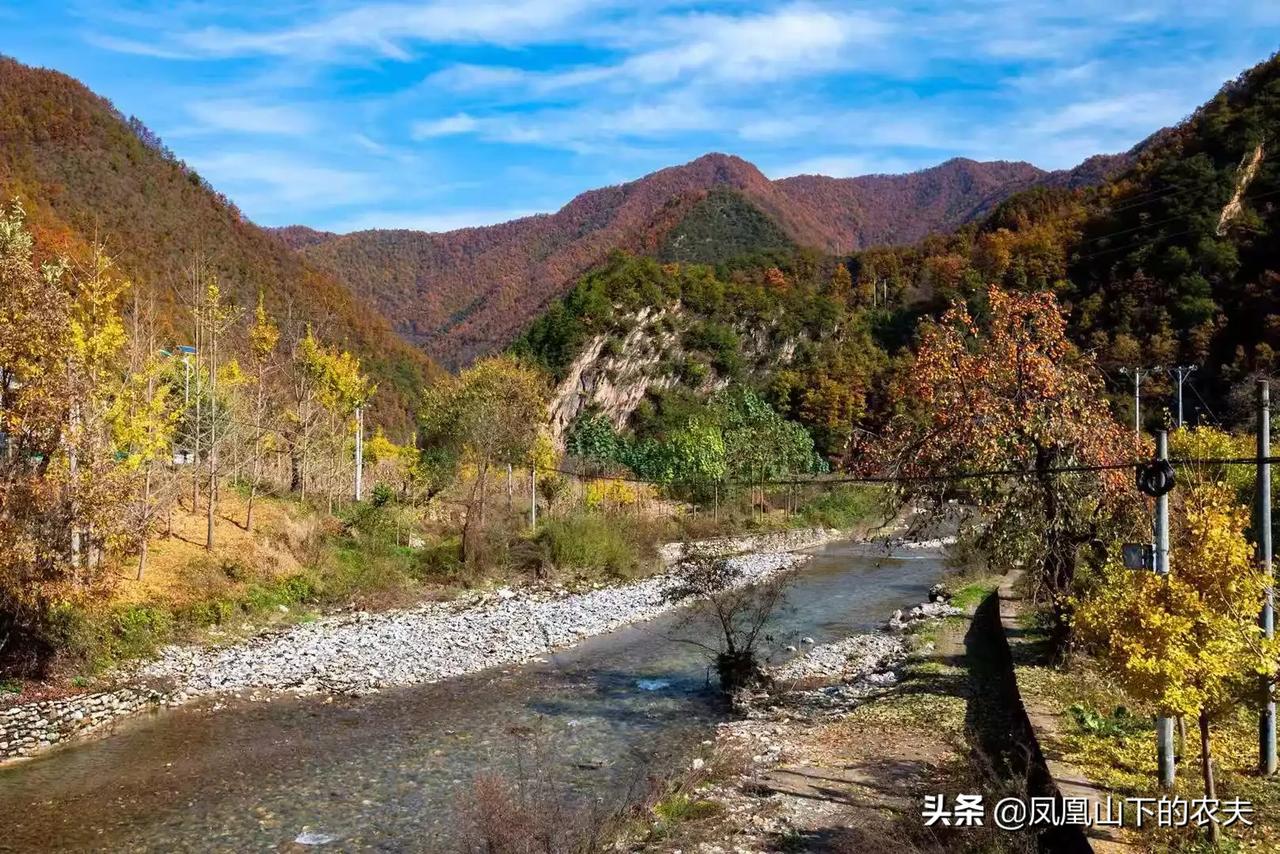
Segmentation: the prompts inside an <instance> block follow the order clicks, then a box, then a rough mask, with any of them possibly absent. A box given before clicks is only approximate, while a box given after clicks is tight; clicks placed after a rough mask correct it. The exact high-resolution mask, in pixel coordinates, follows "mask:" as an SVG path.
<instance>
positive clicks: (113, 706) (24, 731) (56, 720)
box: [0, 688, 165, 760]
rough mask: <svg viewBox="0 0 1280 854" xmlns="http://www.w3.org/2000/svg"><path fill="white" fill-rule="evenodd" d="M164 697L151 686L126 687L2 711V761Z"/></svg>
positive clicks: (0, 718)
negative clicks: (150, 687)
mask: <svg viewBox="0 0 1280 854" xmlns="http://www.w3.org/2000/svg"><path fill="white" fill-rule="evenodd" d="M164 699H165V695H164V694H162V693H161V692H159V691H155V690H152V689H149V688H122V689H120V690H118V691H104V692H99V693H96V694H79V695H76V696H74V697H64V698H62V699H58V700H45V701H43V702H39V703H27V704H25V705H21V706H14V707H13V708H10V709H3V710H0V760H5V759H13V758H15V757H20V756H30V755H31V754H33V753H35V752H37V751H40V750H44V749H46V748H49V747H52V746H53V745H55V744H59V743H61V742H63V741H66V740H67V739H69V738H71V737H72V736H79V735H84V734H87V733H89V732H92V731H93V730H95V729H98V728H99V727H102V726H103V725H105V724H107V723H110V722H111V721H113V720H116V719H117V718H122V717H125V716H127V715H132V714H134V713H136V712H140V711H142V710H143V709H146V708H149V707H151V706H155V705H158V704H160V703H162V702H163V701H164Z"/></svg>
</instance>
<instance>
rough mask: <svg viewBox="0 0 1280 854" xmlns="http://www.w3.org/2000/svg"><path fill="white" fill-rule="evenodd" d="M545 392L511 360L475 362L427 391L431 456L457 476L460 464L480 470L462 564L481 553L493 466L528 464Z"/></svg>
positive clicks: (536, 375)
mask: <svg viewBox="0 0 1280 854" xmlns="http://www.w3.org/2000/svg"><path fill="white" fill-rule="evenodd" d="M547 393H548V388H547V379H546V377H545V376H543V375H542V374H541V373H540V372H539V371H538V370H537V369H536V368H532V367H529V366H527V365H524V364H522V363H520V362H518V361H516V360H515V359H513V358H511V357H509V356H496V357H493V358H489V359H485V360H483V361H481V362H477V363H476V364H475V365H474V366H472V367H470V368H468V369H467V370H465V371H463V372H462V373H461V374H459V375H458V376H457V377H456V378H453V379H451V380H446V381H444V382H441V383H439V384H437V385H435V386H432V387H431V388H430V389H428V390H427V394H426V400H425V405H424V407H423V418H422V424H423V426H422V435H423V440H424V449H425V451H426V454H427V456H428V457H429V458H431V459H433V460H434V461H435V465H436V467H437V468H438V469H440V470H442V471H443V470H447V471H450V472H453V471H456V470H457V467H458V465H459V463H470V464H473V465H474V466H475V468H476V477H475V480H474V481H473V482H472V485H471V491H470V495H469V496H468V498H467V501H466V506H467V512H466V519H465V521H464V523H463V527H462V559H463V561H467V560H468V559H469V558H471V557H472V556H474V555H475V554H476V553H477V548H476V547H477V546H478V545H479V543H478V542H477V541H476V540H477V537H478V536H479V535H480V534H482V533H483V529H484V517H485V499H486V493H487V489H488V478H489V471H490V469H491V468H492V467H493V466H494V465H495V464H497V465H504V464H513V465H515V464H519V463H521V462H524V461H525V460H528V459H530V457H531V455H532V454H533V452H534V451H535V449H536V448H537V447H538V441H539V435H540V432H539V429H538V428H539V425H540V424H542V422H543V421H544V420H545V418H546V405H547V403H546V401H547ZM534 464H535V465H537V464H538V461H537V460H536V459H535V461H534Z"/></svg>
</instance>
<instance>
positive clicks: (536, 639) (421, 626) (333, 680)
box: [139, 552, 805, 695]
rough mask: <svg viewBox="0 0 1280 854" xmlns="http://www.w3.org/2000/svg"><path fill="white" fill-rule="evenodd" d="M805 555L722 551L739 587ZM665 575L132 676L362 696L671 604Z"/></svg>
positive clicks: (186, 690) (238, 649) (191, 650)
mask: <svg viewBox="0 0 1280 854" xmlns="http://www.w3.org/2000/svg"><path fill="white" fill-rule="evenodd" d="M804 559H805V558H804V557H802V556H800V555H796V554H791V553H786V552H782V553H766V554H752V555H743V556H741V557H736V558H731V559H730V560H731V561H733V562H734V563H735V564H737V565H738V567H739V568H740V569H741V573H742V575H741V581H742V583H743V584H751V583H755V582H758V581H762V580H764V579H765V578H768V577H769V576H771V575H774V574H776V573H778V572H781V571H784V570H786V569H790V568H792V567H794V566H795V565H796V564H798V563H799V562H801V561H802V560H804ZM671 584H672V578H671V576H667V575H664V576H657V577H655V578H651V579H646V580H644V581H640V582H637V583H635V584H628V585H624V586H620V587H608V588H603V589H600V590H593V591H590V592H587V593H577V594H563V595H556V594H552V593H540V592H523V591H520V592H514V593H513V592H510V591H507V592H506V593H505V594H504V595H500V596H495V597H492V598H491V599H490V600H489V601H487V602H485V603H484V604H479V605H473V606H471V607H459V606H458V605H456V604H440V603H432V604H428V605H423V606H421V607H418V608H414V609H412V610H407V611H395V612H389V613H384V614H368V613H356V614H352V615H347V616H342V617H334V618H329V619H323V620H319V621H317V622H315V623H309V624H304V625H299V626H294V627H291V628H289V629H287V630H285V631H282V632H278V633H275V634H270V635H265V636H262V637H259V638H255V639H253V640H250V641H247V642H245V643H242V644H238V645H236V646H232V647H228V648H225V649H207V648H198V647H171V648H168V649H166V650H165V651H164V653H163V654H162V655H161V657H160V658H159V659H158V660H156V661H155V662H152V663H151V664H149V665H147V666H146V667H144V668H142V670H141V671H140V672H139V675H140V676H142V677H144V678H149V679H165V680H171V681H172V682H173V683H174V684H175V686H176V689H177V691H178V692H179V693H181V694H186V695H199V694H208V693H213V692H219V691H236V690H241V689H249V688H256V689H266V690H299V691H303V692H307V691H318V690H327V691H334V692H338V693H363V692H368V691H371V690H376V689H378V688H384V687H389V686H394V685H408V684H415V683H424V682H434V681H437V680H439V679H445V678H448V677H451V676H459V675H462V674H464V673H471V672H474V671H477V670H482V669H484V668H488V667H494V666H497V665H505V664H514V663H519V662H524V661H528V660H530V659H533V658H536V657H538V656H540V655H543V654H545V653H547V652H549V651H551V650H554V649H560V648H563V647H566V646H569V645H570V644H573V643H575V642H577V641H579V640H581V639H583V638H585V637H588V636H590V635H596V634H601V633H604V632H609V631H612V630H614V629H617V628H618V627H620V626H623V625H625V624H627V623H632V622H636V621H638V620H645V619H649V618H651V617H654V616H657V615H658V614H660V613H662V612H664V611H666V610H669V609H670V608H672V607H673V605H672V604H671V603H669V602H668V601H667V600H666V598H665V593H666V591H667V590H668V589H669V588H670V586H671Z"/></svg>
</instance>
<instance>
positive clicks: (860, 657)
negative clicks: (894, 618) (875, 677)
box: [770, 634, 907, 682]
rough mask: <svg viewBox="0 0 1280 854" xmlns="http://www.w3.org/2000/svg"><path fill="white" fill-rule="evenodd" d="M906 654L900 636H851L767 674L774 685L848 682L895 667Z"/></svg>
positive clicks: (821, 647) (812, 651) (905, 648)
mask: <svg viewBox="0 0 1280 854" xmlns="http://www.w3.org/2000/svg"><path fill="white" fill-rule="evenodd" d="M906 654H907V646H906V643H905V642H904V641H903V640H902V638H900V637H895V636H892V635H885V634H869V635H854V636H853V637H848V638H844V639H843V640H839V641H836V642H835V643H828V644H823V645H821V646H815V647H814V648H813V649H811V650H809V652H808V653H806V654H804V655H801V656H797V657H796V658H793V659H791V660H790V661H787V662H785V663H783V664H781V665H779V666H778V667H775V668H773V669H772V670H771V671H770V675H772V676H773V678H774V680H775V681H777V682H792V681H796V680H799V679H807V678H811V677H817V676H821V677H826V678H836V679H841V680H844V681H850V680H854V679H859V678H862V677H864V676H866V675H868V674H872V673H876V672H878V671H881V670H885V669H888V668H891V667H894V666H896V665H897V664H898V663H900V662H901V661H902V659H903V658H905V657H906Z"/></svg>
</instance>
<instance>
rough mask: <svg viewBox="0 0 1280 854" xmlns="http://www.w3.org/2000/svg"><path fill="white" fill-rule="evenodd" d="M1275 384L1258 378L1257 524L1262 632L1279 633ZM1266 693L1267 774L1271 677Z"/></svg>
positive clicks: (1263, 737) (1261, 764)
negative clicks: (1274, 543)
mask: <svg viewBox="0 0 1280 854" xmlns="http://www.w3.org/2000/svg"><path fill="white" fill-rule="evenodd" d="M1270 456H1271V387H1270V384H1269V383H1268V382H1267V381H1266V380H1258V476H1257V488H1258V494H1257V511H1258V516H1257V520H1256V522H1257V526H1258V560H1259V561H1261V563H1262V571H1263V573H1264V574H1265V575H1266V578H1267V589H1266V593H1265V594H1264V596H1263V601H1262V617H1261V619H1260V620H1259V622H1260V623H1261V625H1262V634H1263V635H1264V636H1265V637H1267V638H1271V637H1274V636H1275V633H1276V627H1275V600H1274V591H1273V589H1272V585H1271V463H1269V462H1267V460H1268V459H1269V458H1270ZM1264 688H1265V697H1264V700H1263V703H1262V713H1261V714H1260V715H1259V718H1258V771H1259V772H1261V774H1262V775H1263V776H1270V775H1272V774H1274V773H1276V697H1275V690H1274V688H1273V687H1272V685H1271V680H1270V679H1267V680H1266V682H1265V685H1264Z"/></svg>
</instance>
